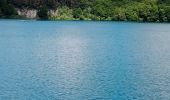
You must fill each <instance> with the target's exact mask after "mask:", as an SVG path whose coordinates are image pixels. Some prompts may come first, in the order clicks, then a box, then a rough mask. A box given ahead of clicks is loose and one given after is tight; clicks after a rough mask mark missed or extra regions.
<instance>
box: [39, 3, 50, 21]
mask: <svg viewBox="0 0 170 100" xmlns="http://www.w3.org/2000/svg"><path fill="white" fill-rule="evenodd" d="M37 14H38V17H39V18H40V19H43V20H46V19H48V8H47V6H42V7H40V8H39V11H38V13H37Z"/></svg>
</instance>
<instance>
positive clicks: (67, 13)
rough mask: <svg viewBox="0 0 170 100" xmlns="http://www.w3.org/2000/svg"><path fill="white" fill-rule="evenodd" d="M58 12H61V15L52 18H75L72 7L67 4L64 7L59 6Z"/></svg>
mask: <svg viewBox="0 0 170 100" xmlns="http://www.w3.org/2000/svg"><path fill="white" fill-rule="evenodd" d="M58 12H59V15H58V16H57V17H55V18H52V19H55V20H74V18H73V10H72V9H70V8H68V7H66V6H63V7H60V8H58Z"/></svg>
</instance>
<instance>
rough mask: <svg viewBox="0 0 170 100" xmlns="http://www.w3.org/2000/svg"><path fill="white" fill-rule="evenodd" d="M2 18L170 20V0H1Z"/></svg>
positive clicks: (0, 12)
mask: <svg viewBox="0 0 170 100" xmlns="http://www.w3.org/2000/svg"><path fill="white" fill-rule="evenodd" d="M23 9H26V10H25V12H24V11H23ZM22 11H23V12H22ZM29 16H30V17H29ZM0 18H19V19H22V18H26V19H29V18H33V19H42V20H109V21H110V20H112V21H137V22H170V0H0Z"/></svg>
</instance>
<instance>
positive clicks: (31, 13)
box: [16, 8, 58, 19]
mask: <svg viewBox="0 0 170 100" xmlns="http://www.w3.org/2000/svg"><path fill="white" fill-rule="evenodd" d="M16 10H17V13H18V15H20V16H22V17H25V18H28V19H36V18H38V16H37V12H38V10H37V9H18V8H17V9H16ZM48 15H49V16H50V17H56V16H58V10H49V11H48Z"/></svg>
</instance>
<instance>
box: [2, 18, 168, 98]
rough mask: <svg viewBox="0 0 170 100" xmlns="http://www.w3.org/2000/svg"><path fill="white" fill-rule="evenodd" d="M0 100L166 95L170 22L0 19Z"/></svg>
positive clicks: (155, 96)
mask: <svg viewBox="0 0 170 100" xmlns="http://www.w3.org/2000/svg"><path fill="white" fill-rule="evenodd" d="M0 27H1V29H0V30H1V31H0V73H1V75H0V83H1V84H0V100H1V99H2V100H169V99H170V94H169V92H170V88H169V87H170V84H169V83H170V73H169V71H170V67H169V66H170V52H169V49H170V46H169V43H170V35H169V32H170V29H169V27H170V25H169V24H144V23H143V24H139V23H119V22H80V21H56V22H50V21H15V20H11V21H8V20H1V21H0Z"/></svg>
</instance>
